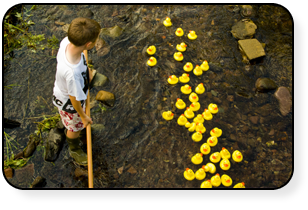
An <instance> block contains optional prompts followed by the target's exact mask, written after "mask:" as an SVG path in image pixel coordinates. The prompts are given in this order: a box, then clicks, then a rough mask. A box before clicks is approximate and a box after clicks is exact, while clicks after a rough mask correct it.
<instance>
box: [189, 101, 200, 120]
mask: <svg viewBox="0 0 308 210" xmlns="http://www.w3.org/2000/svg"><path fill="white" fill-rule="evenodd" d="M189 108H191V110H193V111H194V112H196V111H198V110H199V109H200V103H199V102H198V101H196V102H193V103H191V104H190V106H189ZM201 117H202V115H201Z"/></svg>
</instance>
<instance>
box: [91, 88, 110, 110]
mask: <svg viewBox="0 0 308 210" xmlns="http://www.w3.org/2000/svg"><path fill="white" fill-rule="evenodd" d="M95 99H96V100H97V101H100V102H102V103H103V104H105V105H107V106H110V107H112V106H113V105H114V101H115V97H114V94H113V93H110V92H107V91H104V90H101V91H99V92H98V93H97V95H96V97H95Z"/></svg>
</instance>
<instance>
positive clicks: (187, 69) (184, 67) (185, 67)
mask: <svg viewBox="0 0 308 210" xmlns="http://www.w3.org/2000/svg"><path fill="white" fill-rule="evenodd" d="M193 68H194V66H193V65H192V63H191V62H187V63H186V64H185V65H184V66H183V69H184V71H186V72H190V71H191V70H193Z"/></svg>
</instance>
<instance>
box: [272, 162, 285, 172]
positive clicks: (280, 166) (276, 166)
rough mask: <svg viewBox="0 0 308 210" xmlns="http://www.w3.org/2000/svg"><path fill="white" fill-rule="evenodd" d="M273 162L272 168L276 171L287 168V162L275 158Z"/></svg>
mask: <svg viewBox="0 0 308 210" xmlns="http://www.w3.org/2000/svg"><path fill="white" fill-rule="evenodd" d="M271 164H272V170H274V171H282V170H284V169H285V168H286V166H285V164H284V163H283V162H282V161H280V160H278V159H273V160H272V161H271Z"/></svg>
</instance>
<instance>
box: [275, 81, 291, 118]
mask: <svg viewBox="0 0 308 210" xmlns="http://www.w3.org/2000/svg"><path fill="white" fill-rule="evenodd" d="M274 95H275V97H276V99H277V100H278V102H279V110H280V112H281V114H282V115H283V116H286V115H287V114H288V113H289V112H290V111H291V107H292V96H291V94H290V91H289V89H288V88H286V87H279V88H278V89H277V91H276V92H275V94H274Z"/></svg>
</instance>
